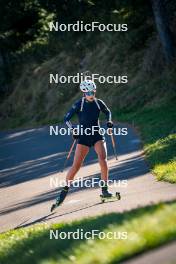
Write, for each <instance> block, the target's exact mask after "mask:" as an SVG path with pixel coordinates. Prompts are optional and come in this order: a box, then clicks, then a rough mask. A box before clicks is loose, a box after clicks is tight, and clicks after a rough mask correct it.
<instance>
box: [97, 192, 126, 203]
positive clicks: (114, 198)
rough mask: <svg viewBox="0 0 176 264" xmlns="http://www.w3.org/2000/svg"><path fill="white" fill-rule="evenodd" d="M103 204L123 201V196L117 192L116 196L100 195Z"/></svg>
mask: <svg viewBox="0 0 176 264" xmlns="http://www.w3.org/2000/svg"><path fill="white" fill-rule="evenodd" d="M100 198H101V202H102V203H104V202H106V201H116V200H120V199H121V195H120V193H119V192H116V193H115V195H113V194H111V195H104V194H100Z"/></svg>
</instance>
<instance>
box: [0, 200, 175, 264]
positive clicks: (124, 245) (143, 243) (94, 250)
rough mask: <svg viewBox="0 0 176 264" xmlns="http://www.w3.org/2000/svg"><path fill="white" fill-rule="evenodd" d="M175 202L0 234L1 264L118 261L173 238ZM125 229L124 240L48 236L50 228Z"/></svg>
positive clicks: (122, 230)
mask: <svg viewBox="0 0 176 264" xmlns="http://www.w3.org/2000/svg"><path fill="white" fill-rule="evenodd" d="M175 223H176V201H172V202H168V203H165V204H158V205H150V206H147V207H144V208H138V209H135V210H132V211H130V212H124V213H112V214H108V215H103V216H97V217H94V218H88V219H83V220H81V221H76V222H72V223H70V224H53V225H51V226H50V227H49V226H45V225H43V224H38V225H34V226H32V227H27V228H20V229H17V230H13V231H9V232H6V233H3V234H0V263H2V264H8V263H9V264H11V263H14V264H18V263H20V264H23V263H25V264H28V263H33V264H35V263H37V264H39V263H40V264H55V263H59V264H62V263H64V264H67V263H76V264H92V263H96V264H98V263H101V264H103V263H106V264H113V263H119V262H121V261H122V260H124V259H128V258H130V257H131V256H134V255H136V254H139V253H141V252H144V251H146V250H149V249H153V248H155V247H157V246H159V245H162V244H164V243H166V242H169V241H172V240H174V239H175V237H176V225H175ZM51 229H52V230H54V231H56V230H58V231H59V232H74V231H76V230H77V229H82V230H84V232H86V231H91V230H100V231H103V232H105V233H107V232H116V233H117V232H127V235H128V236H127V239H94V240H85V239H83V240H76V239H70V240H68V239H64V240H61V239H52V240H51V239H50V238H49V235H50V233H49V232H50V230H51Z"/></svg>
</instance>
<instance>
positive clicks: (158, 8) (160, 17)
mask: <svg viewBox="0 0 176 264" xmlns="http://www.w3.org/2000/svg"><path fill="white" fill-rule="evenodd" d="M151 3H152V8H153V13H154V18H155V23H156V28H157V30H158V34H159V37H160V40H161V44H162V47H163V52H164V55H165V59H166V62H167V63H168V64H170V63H171V62H172V61H173V60H174V57H175V48H174V43H173V39H172V34H171V31H170V28H169V23H168V19H167V16H166V12H165V4H164V0H151Z"/></svg>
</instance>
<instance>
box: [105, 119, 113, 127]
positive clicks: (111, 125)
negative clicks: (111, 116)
mask: <svg viewBox="0 0 176 264" xmlns="http://www.w3.org/2000/svg"><path fill="white" fill-rule="evenodd" d="M106 125H107V128H113V126H114V125H113V122H112V121H108V122H107V124H106Z"/></svg>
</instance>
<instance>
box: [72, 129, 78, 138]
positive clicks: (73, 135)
mask: <svg viewBox="0 0 176 264" xmlns="http://www.w3.org/2000/svg"><path fill="white" fill-rule="evenodd" d="M71 132H72V138H73V139H74V140H75V139H76V140H77V139H79V135H77V134H74V130H73V129H72V131H71Z"/></svg>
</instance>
